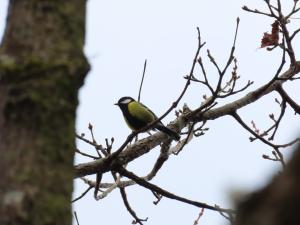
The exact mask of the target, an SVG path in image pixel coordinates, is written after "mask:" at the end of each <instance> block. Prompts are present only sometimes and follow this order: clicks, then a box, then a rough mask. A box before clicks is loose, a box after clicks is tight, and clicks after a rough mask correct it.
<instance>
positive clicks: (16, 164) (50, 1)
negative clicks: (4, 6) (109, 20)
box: [0, 0, 89, 225]
mask: <svg viewBox="0 0 300 225" xmlns="http://www.w3.org/2000/svg"><path fill="white" fill-rule="evenodd" d="M85 5H86V1H85V0H73V1H59V0H26V1H24V0H10V4H9V8H8V17H7V25H6V30H5V34H4V38H3V41H2V43H1V46H0V171H1V178H0V224H1V225H3V224H10V225H14V224H16V225H22V224H30V225H44V224H51V225H54V224H59V225H61V224H64V225H68V224H71V218H72V217H71V204H70V200H71V194H72V183H73V157H74V148H75V139H74V132H75V112H76V107H77V104H78V100H77V94H78V89H79V88H80V86H81V85H82V84H83V79H84V77H85V75H86V73H87V72H88V70H89V65H88V63H87V61H86V58H85V57H84V55H83V52H82V50H83V44H84V31H85Z"/></svg>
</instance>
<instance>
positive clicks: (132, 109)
mask: <svg viewBox="0 0 300 225" xmlns="http://www.w3.org/2000/svg"><path fill="white" fill-rule="evenodd" d="M128 111H129V114H130V115H131V116H133V117H134V118H136V119H138V120H140V121H144V122H146V123H151V122H152V121H154V120H156V118H157V117H156V116H155V114H154V113H153V112H152V111H151V110H150V109H148V108H147V107H146V106H145V105H143V104H141V103H139V102H131V103H130V104H128Z"/></svg>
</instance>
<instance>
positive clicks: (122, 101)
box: [115, 96, 135, 107]
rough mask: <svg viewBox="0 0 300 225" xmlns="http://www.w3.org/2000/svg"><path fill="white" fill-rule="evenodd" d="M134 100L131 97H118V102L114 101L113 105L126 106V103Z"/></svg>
mask: <svg viewBox="0 0 300 225" xmlns="http://www.w3.org/2000/svg"><path fill="white" fill-rule="evenodd" d="M134 101H135V100H134V99H133V98H131V97H128V96H126V97H122V98H120V99H119V101H118V103H116V104H115V105H117V106H119V107H122V106H126V105H128V104H129V103H130V102H134Z"/></svg>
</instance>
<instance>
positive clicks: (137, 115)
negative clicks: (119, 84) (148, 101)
mask: <svg viewBox="0 0 300 225" xmlns="http://www.w3.org/2000/svg"><path fill="white" fill-rule="evenodd" d="M115 105H117V106H119V108H120V109H121V111H122V113H123V116H124V119H125V121H126V123H127V125H128V127H129V128H130V129H131V130H133V131H138V130H140V129H143V128H144V127H146V126H147V125H148V124H150V123H151V122H153V121H155V120H156V119H157V118H158V117H157V116H156V115H155V114H154V113H153V112H152V111H151V110H150V109H149V108H148V107H146V106H145V105H143V104H142V103H140V102H137V101H135V100H134V99H133V98H132V97H128V96H125V97H122V98H120V99H119V101H118V102H117V103H115ZM153 129H157V130H159V131H161V132H163V133H165V134H167V135H168V136H169V137H171V138H172V139H174V140H176V141H179V139H180V135H179V134H177V133H176V132H175V131H173V130H171V129H170V128H168V127H166V126H164V124H163V123H162V122H161V121H158V122H157V123H156V124H155V125H154V128H153Z"/></svg>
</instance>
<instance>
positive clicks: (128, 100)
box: [121, 99, 131, 104]
mask: <svg viewBox="0 0 300 225" xmlns="http://www.w3.org/2000/svg"><path fill="white" fill-rule="evenodd" d="M129 102H131V99H125V100H123V101H122V102H121V104H128V103H129Z"/></svg>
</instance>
